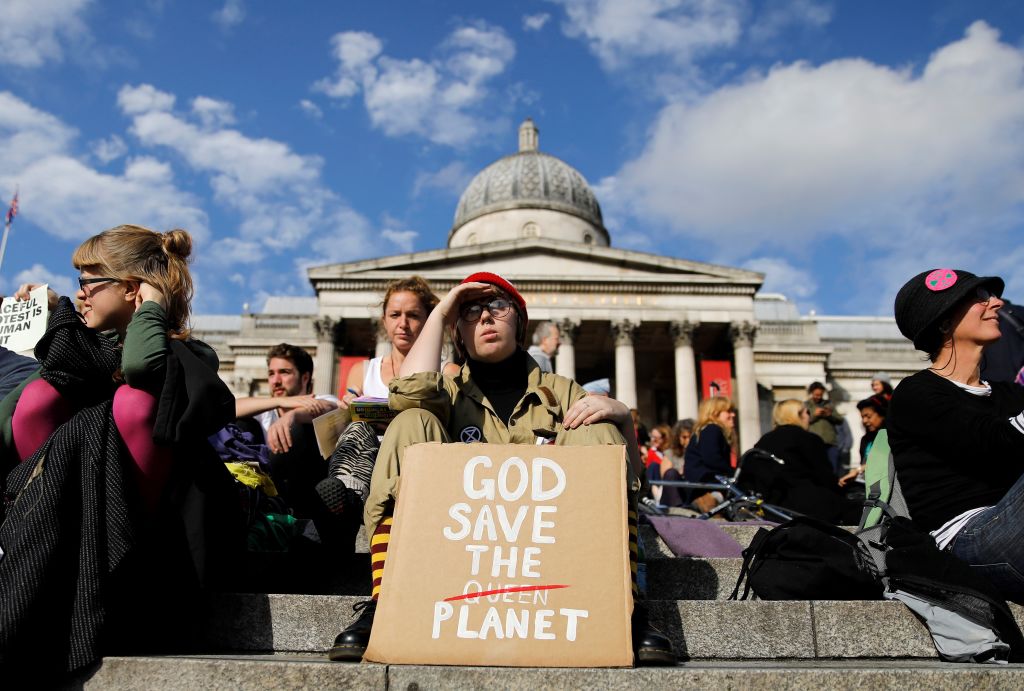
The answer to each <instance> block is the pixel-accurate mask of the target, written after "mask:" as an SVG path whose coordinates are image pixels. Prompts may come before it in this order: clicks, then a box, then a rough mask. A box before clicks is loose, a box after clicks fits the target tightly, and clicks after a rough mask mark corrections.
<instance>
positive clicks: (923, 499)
mask: <svg viewBox="0 0 1024 691" xmlns="http://www.w3.org/2000/svg"><path fill="white" fill-rule="evenodd" d="M1003 285H1004V284H1003V280H1002V279H1001V278H998V277H995V276H975V275H974V274H972V273H970V272H968V271H963V270H960V269H955V270H954V269H935V270H930V271H923V272H921V273H920V274H918V275H917V276H915V277H914V278H912V279H910V280H909V281H908V282H907V283H906V284H905V285H904V286H903V287H902V288H901V289H900V291H899V293H898V294H897V295H896V303H895V313H896V326H897V327H899V330H900V332H901V333H902V334H903V335H904V336H906V337H907V338H908V339H910V340H911V341H913V343H914V347H915V348H917V349H918V350H922V351H924V352H926V353H928V357H929V359H930V360H931V365H930V366H929V367H928V368H926V369H924V370H921V371H920V372H918V373H916V374H913V375H911V376H909V377H907V378H905V379H903V380H902V381H901V382H900V383H899V385H898V386H897V387H896V390H895V391H894V392H893V395H892V400H891V401H890V403H889V415H888V417H887V418H886V427H887V429H888V435H889V446H890V448H891V449H892V454H893V463H894V465H895V467H896V475H897V478H898V479H899V482H900V486H901V487H902V490H903V496H904V498H905V499H906V502H907V506H908V508H909V510H910V517H911V518H912V519H913V521H914V523H915V525H917V526H919V527H920V528H922V529H924V530H928V531H929V532H931V533H932V535H933V536H934V538H935V541H936V543H937V544H938V546H939V548H940V549H945V550H948V551H950V552H951V553H952V554H953V556H955V557H958V558H959V559H962V560H963V561H966V562H967V563H968V564H970V565H971V566H972V567H973V568H974V569H975V570H977V571H979V572H981V573H982V574H983V575H984V576H985V577H986V578H988V579H989V581H991V582H992V584H993V585H994V586H996V588H997V589H998V590H999V591H1000V594H1001V595H1002V596H1003V597H1005V598H1007V599H1009V600H1013V601H1015V602H1019V603H1024V575H1022V574H1024V542H1022V541H1021V540H1020V534H1021V525H1022V524H1021V520H1022V519H1021V517H1022V516H1024V388H1021V387H1019V386H1017V385H1015V384H1012V383H1010V382H999V381H993V382H987V381H983V380H982V379H981V362H982V358H983V355H984V353H985V349H986V348H987V347H988V346H989V345H991V344H993V343H995V342H996V341H998V340H999V337H1000V329H999V309H1000V308H1001V307H1002V306H1003V301H1002V299H1001V298H1000V296H1001V295H1002V292H1003Z"/></svg>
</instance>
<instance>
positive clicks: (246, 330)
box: [195, 119, 919, 449]
mask: <svg viewBox="0 0 1024 691" xmlns="http://www.w3.org/2000/svg"><path fill="white" fill-rule="evenodd" d="M480 270H487V271H493V272H496V273H499V274H501V275H503V276H505V277H506V278H508V279H510V280H511V281H512V282H514V283H515V284H516V286H517V287H518V288H519V290H520V291H521V292H522V293H523V295H524V296H525V297H526V300H527V302H528V304H529V306H530V318H531V328H533V327H534V326H536V325H537V324H540V323H541V322H545V321H551V322H554V323H556V324H557V325H558V326H559V328H560V330H561V340H562V345H561V347H560V348H559V351H558V353H557V355H556V357H555V363H554V365H555V371H556V372H558V373H559V374H562V375H564V376H567V377H571V378H574V379H576V380H577V381H579V382H581V383H583V382H588V381H591V380H596V379H602V378H608V379H610V380H611V384H612V391H611V394H612V395H613V396H614V397H616V398H618V399H619V400H621V401H623V402H625V403H626V404H628V405H629V406H630V407H635V408H637V409H639V411H640V415H641V418H642V419H643V420H645V421H647V422H648V423H652V422H665V421H667V422H671V421H674V420H676V419H680V418H685V417H693V418H695V417H696V415H697V406H698V403H699V401H700V400H701V399H702V398H704V397H706V396H708V395H710V394H712V393H714V392H716V391H721V392H724V393H727V394H730V395H731V396H732V397H733V399H734V400H735V401H736V403H737V407H738V410H739V432H740V446H741V449H747V448H750V447H751V446H752V445H753V444H754V442H755V441H756V440H757V439H758V438H759V437H760V435H761V434H762V433H763V432H764V431H766V430H767V429H768V428H770V426H771V407H772V405H773V403H774V402H775V401H778V400H782V399H785V398H799V399H803V398H804V397H805V393H804V391H805V387H806V386H807V384H808V383H810V382H811V381H815V380H818V381H824V382H828V383H829V384H830V385H831V388H832V390H833V393H832V397H833V400H836V401H837V402H840V411H841V412H844V413H845V414H846V415H847V416H848V418H849V420H850V427H851V429H852V431H853V433H854V437H855V438H857V437H859V436H860V429H861V427H860V419H859V415H858V411H857V409H856V407H855V406H854V405H852V404H847V405H845V406H844V405H842V401H849V402H853V403H855V402H856V401H857V400H860V399H861V398H865V397H867V395H869V390H868V380H869V378H870V376H871V374H872V373H873V372H875V371H877V370H880V369H881V370H887V371H889V372H890V374H891V375H893V383H896V381H898V379H899V378H900V377H902V376H905V375H906V374H909V373H911V372H913V371H916V369H918V368H919V363H918V362H917V361H916V359H915V358H914V357H913V350H912V348H911V347H910V345H909V343H907V342H906V341H905V339H903V338H902V337H901V336H900V335H899V333H898V331H897V330H896V327H895V324H894V323H893V320H892V319H885V318H877V317H831V318H830V317H820V316H814V315H812V316H807V317H802V316H800V314H799V313H798V312H797V310H796V307H795V306H794V305H793V304H792V303H790V302H788V301H787V300H786V299H785V297H784V296H781V295H758V290H759V289H760V287H761V284H762V282H763V280H764V276H763V275H761V274H759V273H755V272H752V271H747V270H744V269H738V268H732V267H727V266H717V265H714V264H708V263H703V262H695V261H689V260H685V259H674V258H670V257H665V256H661V255H656V254H650V253H645V252H636V251H632V250H625V249H619V248H616V247H613V246H612V236H611V233H610V232H609V230H608V229H607V228H606V227H605V225H604V220H603V217H602V215H601V207H600V204H599V203H598V199H597V198H596V196H595V195H594V192H593V190H592V189H591V187H590V185H588V184H587V181H586V179H585V178H584V176H583V175H582V174H580V173H579V172H578V171H577V170H576V169H575V168H573V167H572V166H571V165H569V164H568V163H566V162H565V161H562V160H561V159H559V158H557V157H555V156H552V155H550V154H548V153H545V152H542V151H541V150H540V147H539V132H538V130H537V127H536V126H535V125H534V123H533V121H532V120H529V119H527V120H526V121H525V122H523V124H522V125H521V126H520V128H519V146H518V151H516V152H515V153H512V154H510V155H508V156H505V157H503V158H501V159H499V160H497V161H495V162H494V163H492V164H491V165H489V166H487V167H486V168H484V169H483V170H481V171H480V172H479V173H478V174H477V175H476V176H475V177H474V178H473V180H472V181H471V182H470V183H469V185H468V186H467V187H466V189H465V191H464V192H463V194H462V196H461V198H460V199H459V203H458V206H457V207H456V210H455V218H454V221H453V223H452V227H451V230H450V231H449V233H448V244H447V247H445V248H443V249H436V250H427V251H422V252H413V253H410V254H401V255H394V256H389V257H380V258H376V259H368V260H363V261H355V262H346V263H342V264H331V265H327V266H319V267H314V268H311V269H309V270H308V276H309V280H310V282H311V283H312V286H313V289H314V291H315V292H316V297H315V298H289V299H281V298H273V299H271V300H269V301H268V303H267V306H266V307H264V309H263V311H262V312H261V313H260V314H251V315H250V314H246V315H242V317H241V318H240V319H239V317H237V316H235V317H232V316H222V317H216V316H207V317H197V318H196V322H197V323H196V327H197V328H196V329H195V331H196V333H197V335H198V336H199V337H202V338H206V339H209V340H210V341H212V342H213V344H214V345H215V347H217V349H218V353H219V354H220V355H221V359H222V368H221V372H222V376H224V377H225V379H226V380H228V381H229V383H230V384H231V386H232V388H233V389H234V390H235V391H236V393H237V394H239V395H253V394H259V393H266V360H265V356H266V351H267V349H268V348H269V347H270V346H271V345H273V344H275V343H278V342H281V341H288V342H291V343H294V344H296V345H300V346H302V347H305V348H307V349H308V350H309V352H310V353H312V354H314V357H315V363H316V369H315V371H314V385H315V389H316V391H317V392H318V393H326V392H332V393H339V392H341V391H343V389H344V381H345V377H346V374H347V370H348V368H349V367H350V366H351V365H352V364H353V363H354V362H355V361H358V360H361V359H365V358H367V357H372V356H373V355H375V354H379V355H383V354H385V353H386V352H387V349H388V348H389V347H390V346H389V345H388V344H387V342H386V341H385V339H384V337H383V331H382V329H381V328H380V325H379V321H378V316H379V314H380V307H379V301H380V296H381V294H382V293H383V291H384V288H385V286H386V285H387V283H388V282H389V281H391V280H394V279H396V278H402V277H406V276H409V275H411V274H419V275H421V276H423V277H424V278H426V279H427V280H429V281H430V283H431V284H432V285H433V287H434V289H435V290H436V291H437V292H438V293H441V294H443V293H444V292H445V291H447V290H449V289H451V288H452V287H453V286H454V285H455V284H456V283H457V282H458V281H460V280H462V278H464V277H465V276H467V275H468V274H470V273H472V272H474V271H480ZM300 302H301V303H302V304H298V303H300Z"/></svg>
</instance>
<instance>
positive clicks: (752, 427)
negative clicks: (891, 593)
mask: <svg viewBox="0 0 1024 691" xmlns="http://www.w3.org/2000/svg"><path fill="white" fill-rule="evenodd" d="M755 333H757V324H754V323H751V322H733V323H732V324H731V325H730V329H729V334H730V335H731V336H732V346H733V357H734V358H735V360H736V401H735V402H736V407H737V408H739V415H738V416H737V417H738V418H739V426H740V449H739V452H740V453H743V452H744V451H746V450H747V449H749V448H751V447H752V446H754V444H755V443H756V442H757V440H758V439H760V438H761V415H760V411H759V409H758V408H759V405H758V400H757V378H756V376H755V375H754V334H755Z"/></svg>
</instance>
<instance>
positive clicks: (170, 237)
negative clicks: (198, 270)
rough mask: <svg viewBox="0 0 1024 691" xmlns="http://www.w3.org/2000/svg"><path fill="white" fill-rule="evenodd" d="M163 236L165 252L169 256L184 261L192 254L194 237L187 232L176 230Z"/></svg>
mask: <svg viewBox="0 0 1024 691" xmlns="http://www.w3.org/2000/svg"><path fill="white" fill-rule="evenodd" d="M161 235H162V236H163V244H164V252H166V253H167V254H172V255H175V256H178V257H181V258H182V259H187V258H188V256H189V255H190V254H192V236H191V235H189V233H188V231H187V230H181V229H180V228H175V229H174V230H168V231H167V232H166V233H162V234H161Z"/></svg>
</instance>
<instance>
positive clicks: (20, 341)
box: [0, 285, 49, 355]
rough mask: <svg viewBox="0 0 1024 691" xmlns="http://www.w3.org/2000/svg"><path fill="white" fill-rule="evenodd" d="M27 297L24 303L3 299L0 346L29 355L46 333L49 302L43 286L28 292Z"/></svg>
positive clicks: (0, 311) (8, 298)
mask: <svg viewBox="0 0 1024 691" xmlns="http://www.w3.org/2000/svg"><path fill="white" fill-rule="evenodd" d="M29 296H30V297H29V299H28V300H24V301H22V300H15V299H14V298H13V297H5V298H4V301H3V304H0V346H3V347H4V348H7V350H13V351H14V352H16V353H27V354H29V355H31V354H32V351H33V350H35V347H36V343H38V342H39V339H40V338H42V337H43V334H44V333H46V320H47V318H48V317H49V302H48V298H47V296H46V286H45V285H41V286H39V287H38V288H36V289H35V290H33V291H32V292H30V293H29Z"/></svg>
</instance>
